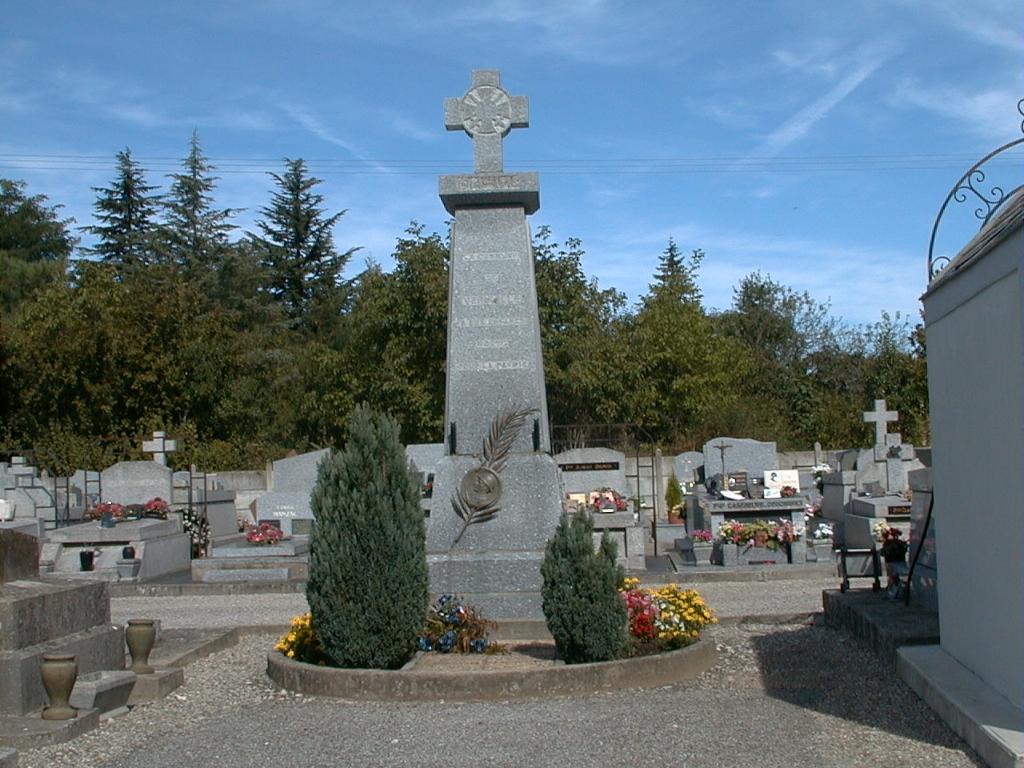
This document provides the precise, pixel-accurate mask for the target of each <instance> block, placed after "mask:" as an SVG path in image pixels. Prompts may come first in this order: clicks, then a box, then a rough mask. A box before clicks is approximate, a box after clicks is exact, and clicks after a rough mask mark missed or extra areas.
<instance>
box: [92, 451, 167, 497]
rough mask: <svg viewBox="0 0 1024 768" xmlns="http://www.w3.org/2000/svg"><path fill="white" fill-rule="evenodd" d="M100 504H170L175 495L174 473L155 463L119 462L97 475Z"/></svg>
mask: <svg viewBox="0 0 1024 768" xmlns="http://www.w3.org/2000/svg"><path fill="white" fill-rule="evenodd" d="M100 483H101V485H102V488H103V501H105V502H106V501H113V502H116V503H117V504H145V503H146V502H147V501H149V500H150V499H156V498H160V499H163V500H164V501H167V502H169V501H170V500H171V495H172V494H173V493H174V480H173V473H172V472H171V470H170V469H168V468H167V467H165V466H163V465H161V464H157V463H156V462H155V461H121V462H118V463H117V464H114V465H113V466H110V467H107V468H106V469H104V470H103V471H102V472H101V473H100Z"/></svg>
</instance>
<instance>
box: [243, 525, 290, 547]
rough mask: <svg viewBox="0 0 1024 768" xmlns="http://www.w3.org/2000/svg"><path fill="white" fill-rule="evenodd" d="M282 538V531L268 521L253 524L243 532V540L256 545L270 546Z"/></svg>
mask: <svg viewBox="0 0 1024 768" xmlns="http://www.w3.org/2000/svg"><path fill="white" fill-rule="evenodd" d="M283 538H284V531H282V530H281V529H280V528H278V527H277V526H274V525H271V524H270V523H265V522H264V523H260V524H259V525H254V526H251V527H250V528H249V530H247V531H246V532H245V540H246V541H247V542H249V543H250V544H254V545H256V546H258V547H271V546H273V545H274V544H277V543H278V542H279V541H281V539H283Z"/></svg>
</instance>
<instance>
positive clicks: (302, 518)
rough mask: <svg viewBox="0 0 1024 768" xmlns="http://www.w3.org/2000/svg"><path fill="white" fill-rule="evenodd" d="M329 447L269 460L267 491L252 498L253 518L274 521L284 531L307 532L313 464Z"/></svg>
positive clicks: (290, 532) (289, 532) (313, 477)
mask: <svg viewBox="0 0 1024 768" xmlns="http://www.w3.org/2000/svg"><path fill="white" fill-rule="evenodd" d="M329 455H330V449H329V448H324V449H322V450H319V451H311V452H309V453H302V454H299V455H298V456H289V457H288V458H285V459H279V460H278V461H275V462H274V463H273V468H272V470H271V479H270V484H271V488H270V490H269V491H268V492H267V493H265V494H263V495H262V496H260V497H259V498H257V499H256V521H257V522H263V521H268V522H276V523H278V524H279V525H280V526H281V530H282V531H284V532H285V533H287V534H307V533H309V528H310V525H311V524H312V521H313V510H312V509H311V508H310V504H309V501H310V496H311V495H312V494H313V486H315V485H316V475H317V467H318V466H319V465H320V461H321V460H322V459H323V458H324V457H325V456H329Z"/></svg>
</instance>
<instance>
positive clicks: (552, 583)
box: [541, 515, 629, 664]
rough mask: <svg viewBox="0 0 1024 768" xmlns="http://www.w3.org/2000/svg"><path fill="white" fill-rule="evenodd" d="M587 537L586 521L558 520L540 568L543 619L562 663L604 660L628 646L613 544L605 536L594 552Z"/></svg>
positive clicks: (579, 517) (591, 527) (583, 517)
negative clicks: (542, 582) (542, 581)
mask: <svg viewBox="0 0 1024 768" xmlns="http://www.w3.org/2000/svg"><path fill="white" fill-rule="evenodd" d="M593 534H594V525H593V523H592V522H591V520H590V518H589V517H588V516H586V515H571V516H563V517H562V519H561V521H559V523H558V527H557V528H556V529H555V533H554V536H552V537H551V540H550V541H548V545H547V551H546V552H545V554H544V563H543V564H542V565H541V575H542V576H543V577H544V585H543V587H542V588H541V597H542V600H543V608H544V617H545V618H546V620H547V626H548V630H549V631H550V632H551V635H552V637H554V639H555V645H556V647H557V648H558V653H559V655H560V656H561V657H562V658H563V659H564V660H565V662H566V663H567V664H584V663H587V662H591V661H610V660H612V659H615V658H618V657H619V656H620V655H621V654H622V652H623V650H624V649H625V648H626V646H627V643H628V641H629V633H628V623H627V614H626V604H625V602H624V601H623V599H622V597H621V596H620V595H619V591H618V590H619V587H620V586H621V585H622V583H623V581H624V578H625V574H624V573H623V570H622V568H621V567H620V566H618V565H616V563H615V555H616V546H615V542H613V541H612V540H611V539H609V538H608V535H607V533H606V534H605V535H604V536H603V537H602V539H601V546H600V547H599V548H598V549H597V551H596V552H595V551H594V537H593Z"/></svg>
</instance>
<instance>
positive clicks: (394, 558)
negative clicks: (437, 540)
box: [306, 405, 428, 669]
mask: <svg viewBox="0 0 1024 768" xmlns="http://www.w3.org/2000/svg"><path fill="white" fill-rule="evenodd" d="M419 500H420V483H419V479H418V478H417V477H415V476H414V475H413V474H412V473H411V472H410V471H409V468H408V466H407V464H406V458H405V450H404V448H403V447H402V444H401V443H400V442H399V439H398V424H397V423H396V422H395V421H394V419H392V418H391V417H390V416H387V415H385V414H380V413H376V412H374V411H373V410H371V409H370V408H369V407H367V406H365V405H360V406H357V407H356V409H355V410H354V411H353V413H352V417H351V421H350V427H349V438H348V443H347V444H346V445H345V448H344V450H342V451H340V452H338V453H336V454H334V455H333V456H331V457H329V458H326V459H324V460H323V461H322V462H321V464H320V467H319V471H318V475H317V482H316V486H315V488H314V489H313V495H312V499H311V506H312V509H313V515H314V517H315V523H314V525H313V530H312V534H311V536H310V546H309V580H308V582H307V584H306V599H307V600H308V602H309V608H310V611H311V613H312V615H313V627H314V629H315V631H316V636H317V637H318V638H319V640H320V643H321V645H322V646H323V650H324V653H325V654H326V655H327V656H328V658H330V660H331V661H332V662H333V663H334V664H337V665H338V666H341V667H359V668H371V669H395V668H397V667H400V666H402V665H403V664H404V663H405V662H406V661H408V660H409V658H410V657H411V656H412V655H413V653H414V652H415V650H416V638H417V636H418V635H419V634H420V633H421V632H422V630H423V619H424V616H425V615H426V611H427V601H428V591H427V590H428V575H427V558H426V529H425V525H424V520H423V511H422V510H421V509H420V503H419Z"/></svg>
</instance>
